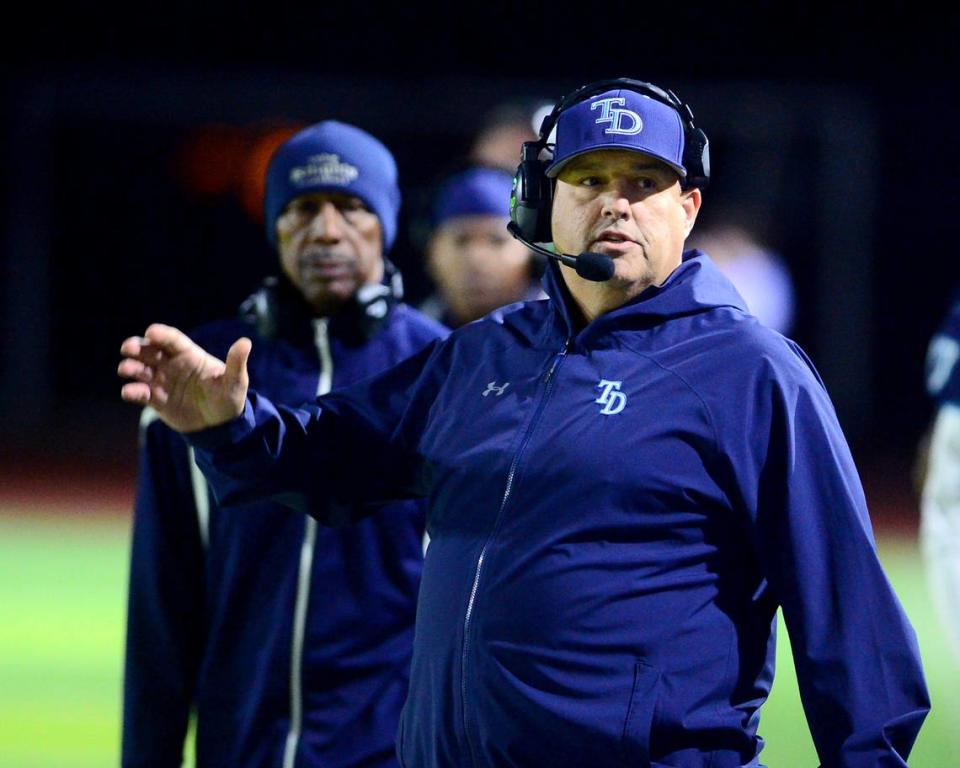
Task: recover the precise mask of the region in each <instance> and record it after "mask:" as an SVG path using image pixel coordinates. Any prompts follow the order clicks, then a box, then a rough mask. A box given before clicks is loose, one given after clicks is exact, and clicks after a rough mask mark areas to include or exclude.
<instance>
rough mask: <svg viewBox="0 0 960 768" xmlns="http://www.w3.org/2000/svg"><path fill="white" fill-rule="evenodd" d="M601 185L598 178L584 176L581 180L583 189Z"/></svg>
mask: <svg viewBox="0 0 960 768" xmlns="http://www.w3.org/2000/svg"><path fill="white" fill-rule="evenodd" d="M599 183H600V179H598V178H597V177H596V176H584V177H583V178H582V179H580V181H579V184H580V186H581V187H595V186H597V185H598V184H599Z"/></svg>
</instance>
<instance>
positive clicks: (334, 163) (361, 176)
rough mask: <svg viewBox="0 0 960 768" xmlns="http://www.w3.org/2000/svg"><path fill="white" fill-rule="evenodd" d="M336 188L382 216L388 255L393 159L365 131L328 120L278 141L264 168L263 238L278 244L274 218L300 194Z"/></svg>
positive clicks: (394, 208) (393, 224)
mask: <svg viewBox="0 0 960 768" xmlns="http://www.w3.org/2000/svg"><path fill="white" fill-rule="evenodd" d="M311 192H340V193H342V194H345V195H353V196H354V197H358V198H360V199H361V200H362V201H363V203H364V205H366V206H367V207H368V208H369V209H370V210H371V211H373V212H374V213H375V214H376V215H377V218H378V219H380V229H381V231H382V232H383V252H384V255H386V254H387V253H388V252H389V250H390V248H391V247H392V246H393V241H394V239H395V238H396V236H397V214H398V213H399V211H400V188H399V186H397V163H396V161H395V160H394V159H393V155H391V154H390V150H388V149H387V148H386V147H385V146H384V145H383V144H381V143H380V142H379V141H378V140H377V139H375V138H374V137H373V136H371V135H370V134H369V133H367V132H366V131H363V130H361V129H359V128H356V127H354V126H352V125H347V124H346V123H340V122H337V121H335V120H326V121H324V122H322V123H316V124H315V125H311V126H309V127H307V128H304V129H303V130H302V131H300V132H299V133H296V134H294V135H293V136H291V137H290V138H289V139H288V140H287V141H285V142H284V143H283V144H281V145H280V146H279V147H278V149H277V151H276V152H275V153H274V154H273V157H272V158H271V159H270V166H269V167H268V168H267V183H266V191H265V193H264V199H263V211H264V221H265V223H266V228H267V239H268V240H269V241H270V243H271V244H272V245H273V246H274V247H275V248H276V246H277V217H279V216H280V214H281V213H282V212H283V209H284V207H286V205H287V204H288V203H289V202H290V201H291V200H293V199H294V198H295V197H299V196H300V195H305V194H309V193H311Z"/></svg>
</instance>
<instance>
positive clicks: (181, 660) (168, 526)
mask: <svg viewBox="0 0 960 768" xmlns="http://www.w3.org/2000/svg"><path fill="white" fill-rule="evenodd" d="M150 413H151V411H150V410H149V409H147V410H146V411H145V415H146V416H147V418H149V414H150ZM146 420H147V419H144V422H146ZM142 430H143V434H142V440H143V443H142V446H141V451H140V474H139V479H138V484H137V497H136V507H135V510H134V519H133V535H132V545H131V557H130V585H129V593H128V606H127V637H126V655H125V660H124V685H123V747H122V764H123V766H124V768H139V767H140V766H143V767H146V766H151V768H166V767H167V766H169V767H170V768H179V767H180V765H181V764H182V762H183V745H184V737H185V735H186V731H187V723H188V720H189V715H190V709H191V705H192V699H193V692H194V690H195V683H196V678H197V672H198V668H199V660H200V654H201V649H202V646H203V631H204V620H203V595H204V580H203V547H202V543H201V539H200V532H199V526H198V520H197V512H196V506H195V501H194V496H193V490H192V486H191V479H190V467H189V457H188V452H187V446H186V444H185V442H184V440H183V439H182V437H181V436H180V435H178V434H176V433H175V432H173V431H172V430H171V429H169V428H168V427H166V426H165V425H164V424H162V423H161V422H160V421H153V422H152V423H149V424H145V426H144V427H142Z"/></svg>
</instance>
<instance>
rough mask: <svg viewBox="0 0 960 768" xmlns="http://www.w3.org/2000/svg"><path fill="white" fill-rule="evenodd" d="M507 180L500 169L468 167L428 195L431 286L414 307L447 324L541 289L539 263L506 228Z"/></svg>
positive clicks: (538, 293)
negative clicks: (430, 206) (429, 293)
mask: <svg viewBox="0 0 960 768" xmlns="http://www.w3.org/2000/svg"><path fill="white" fill-rule="evenodd" d="M512 184H513V180H512V178H511V176H510V175H509V174H507V173H506V172H504V171H500V170H496V169H493V168H483V167H472V168H468V169H466V170H464V171H460V172H459V173H456V174H454V175H452V176H450V177H448V178H447V179H446V180H445V181H444V182H443V183H441V185H440V187H439V188H438V190H437V192H436V194H435V196H434V202H433V210H432V216H431V231H432V234H431V236H430V240H429V241H428V243H427V248H426V256H427V259H426V264H427V272H428V274H429V275H430V277H431V278H432V279H433V282H434V283H435V284H436V286H437V291H436V293H434V294H433V295H432V296H430V297H429V298H428V299H427V300H426V301H425V302H424V303H423V304H421V305H420V309H421V311H423V312H424V313H426V314H427V315H430V316H431V317H434V318H436V319H438V320H440V321H441V322H443V323H444V324H445V325H447V326H449V327H451V328H458V327H460V326H461V325H464V324H465V323H469V322H472V321H473V320H476V319H478V318H480V317H483V316H484V315H486V314H488V313H490V312H492V311H493V310H495V309H497V308H498V307H502V306H504V305H506V304H512V303H514V302H516V301H525V300H532V299H539V298H544V297H545V295H546V294H544V293H543V291H542V290H541V289H540V285H539V279H540V276H541V273H542V268H543V265H542V263H541V262H540V261H539V259H538V258H537V257H536V255H535V254H533V253H532V252H531V251H530V250H529V249H528V248H527V247H526V246H525V245H523V243H521V242H519V241H518V240H516V239H514V238H513V237H511V236H510V234H509V232H507V223H508V222H509V221H510V190H511V187H512Z"/></svg>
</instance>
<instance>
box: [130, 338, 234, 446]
mask: <svg viewBox="0 0 960 768" xmlns="http://www.w3.org/2000/svg"><path fill="white" fill-rule="evenodd" d="M251 347H252V343H251V342H250V339H247V338H241V339H237V341H235V342H234V343H233V346H232V347H230V351H229V352H227V361H226V363H224V362H223V361H222V360H219V359H217V358H216V357H214V356H213V355H211V354H209V353H208V352H206V351H205V350H204V349H203V348H201V347H200V346H198V345H197V344H194V343H193V342H192V341H191V340H190V339H189V337H187V335H186V334H184V333H182V332H181V331H178V330H177V329H176V328H172V327H170V326H168V325H159V324H154V325H151V326H150V327H149V328H147V331H146V333H145V334H144V335H143V337H140V336H131V337H130V338H129V339H126V340H125V341H124V342H123V344H122V345H121V346H120V354H122V355H123V356H124V359H123V360H122V361H121V363H120V365H119V366H118V367H117V372H118V373H119V374H120V375H121V376H123V377H124V378H127V379H130V381H129V382H127V383H126V384H124V385H123V389H121V391H120V393H121V396H122V397H123V399H124V400H126V401H128V402H131V403H139V404H140V405H149V406H151V407H152V408H153V409H154V410H155V411H156V412H157V414H158V415H159V416H160V418H161V419H162V420H163V421H164V422H166V423H167V424H169V425H170V426H171V427H173V428H174V429H175V430H177V431H178V432H196V431H198V430H201V429H206V428H207V427H215V426H217V425H218V424H224V423H226V422H228V421H231V420H232V419H235V418H236V417H237V416H239V415H240V414H241V413H242V412H243V404H244V401H245V400H246V398H247V387H248V386H249V384H250V379H249V376H248V375H247V358H248V357H249V356H250V349H251Z"/></svg>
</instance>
